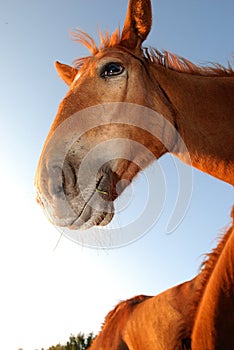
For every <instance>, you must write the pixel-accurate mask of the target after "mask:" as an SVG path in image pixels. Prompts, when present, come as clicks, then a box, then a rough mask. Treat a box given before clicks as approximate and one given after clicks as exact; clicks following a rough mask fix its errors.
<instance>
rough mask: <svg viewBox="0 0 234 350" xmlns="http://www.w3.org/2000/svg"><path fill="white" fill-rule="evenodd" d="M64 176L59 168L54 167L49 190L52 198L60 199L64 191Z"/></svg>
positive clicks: (50, 171)
mask: <svg viewBox="0 0 234 350" xmlns="http://www.w3.org/2000/svg"><path fill="white" fill-rule="evenodd" d="M63 183H64V175H63V171H62V169H61V168H60V167H59V166H53V167H51V169H50V170H49V179H48V189H49V193H50V195H51V196H56V197H60V196H61V194H62V193H63V192H64V190H63Z"/></svg>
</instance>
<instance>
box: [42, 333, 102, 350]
mask: <svg viewBox="0 0 234 350" xmlns="http://www.w3.org/2000/svg"><path fill="white" fill-rule="evenodd" d="M94 338H95V337H94V335H93V333H89V334H88V335H85V334H84V333H81V332H80V333H78V334H77V336H74V335H73V334H71V335H70V337H69V340H68V341H67V343H66V345H61V344H57V345H56V346H51V347H50V348H49V349H48V350H86V349H88V348H89V347H90V345H91V344H92V341H93V339H94Z"/></svg>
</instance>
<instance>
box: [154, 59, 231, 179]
mask: <svg viewBox="0 0 234 350" xmlns="http://www.w3.org/2000/svg"><path fill="white" fill-rule="evenodd" d="M153 74H154V77H155V81H156V84H157V86H158V89H157V88H156V91H155V94H156V95H155V96H154V98H153V100H154V101H157V99H159V97H158V94H157V91H158V90H159V89H160V90H161V91H163V95H164V97H165V102H166V103H167V105H168V104H169V108H168V109H167V111H168V113H169V114H170V116H169V119H170V120H172V121H173V123H174V126H175V127H176V128H177V130H178V132H179V134H180V136H181V138H182V140H183V141H184V143H185V145H186V148H187V150H185V149H184V148H183V147H182V144H181V143H180V142H177V143H176V146H175V147H174V149H173V152H172V153H173V154H175V155H176V156H177V157H178V158H180V159H181V160H182V161H184V162H185V163H189V161H188V158H189V157H190V158H191V164H190V165H192V166H194V167H196V168H198V169H199V170H202V171H204V172H205V173H208V174H210V175H212V176H214V177H216V178H219V179H221V180H224V181H226V182H229V183H231V184H234V179H233V171H234V158H233V147H234V141H233V109H234V98H233V97H234V74H233V76H204V75H195V74H191V73H190V74H189V73H184V72H177V71H173V70H171V69H167V68H164V67H162V66H160V65H155V67H154V69H153ZM161 95H162V94H161ZM156 108H157V106H155V109H156ZM188 153H189V157H188Z"/></svg>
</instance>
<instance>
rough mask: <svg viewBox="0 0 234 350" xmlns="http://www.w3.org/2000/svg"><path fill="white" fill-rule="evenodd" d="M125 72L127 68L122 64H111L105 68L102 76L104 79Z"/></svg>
mask: <svg viewBox="0 0 234 350" xmlns="http://www.w3.org/2000/svg"><path fill="white" fill-rule="evenodd" d="M124 70H125V68H124V67H123V66H122V65H121V64H120V63H115V62H111V63H108V64H106V65H105V66H104V67H103V69H102V71H101V74H100V76H101V77H102V78H106V77H113V76H116V75H120V74H122V73H123V72H124Z"/></svg>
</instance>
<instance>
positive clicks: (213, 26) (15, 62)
mask: <svg viewBox="0 0 234 350" xmlns="http://www.w3.org/2000/svg"><path fill="white" fill-rule="evenodd" d="M126 8H127V0H118V1H117V0H115V1H114V0H113V1H112V2H111V4H110V1H107V0H99V1H94V0H86V1H83V0H72V1H71V0H69V1H66V2H65V1H62V0H58V1H54V0H51V1H47V2H46V1H42V2H38V1H28V0H22V1H20V2H18V1H16V0H9V1H7V2H1V4H0V42H1V65H0V73H1V85H0V92H1V93H0V96H1V105H0V109H1V113H0V119H1V128H0V146H1V147H0V152H1V172H0V178H1V182H0V186H1V202H2V203H1V204H2V205H1V226H2V229H1V236H0V237H1V238H0V240H1V244H0V260H1V261H0V266H1V272H0V278H1V280H0V281H1V292H0V308H1V315H0V320H1V318H2V320H1V324H2V325H4V326H3V329H2V332H1V334H2V335H1V345H2V346H3V344H4V346H3V347H4V349H6V350H8V349H18V348H20V347H22V348H23V349H24V350H27V349H36V348H41V347H45V348H46V347H49V346H50V345H52V344H55V343H58V342H64V341H65V340H66V339H67V338H68V337H69V335H70V333H75V334H76V333H77V332H79V331H84V332H89V331H94V332H97V331H98V330H99V327H100V325H101V322H102V321H103V318H104V316H105V314H106V313H107V312H108V311H109V310H110V309H111V308H112V307H113V306H114V305H115V304H116V303H117V302H118V301H119V300H121V299H125V298H128V297H131V296H134V295H136V294H151V295H152V294H157V293H159V292H160V291H162V290H164V289H166V288H169V287H171V286H173V285H175V284H178V283H180V282H182V281H185V280H187V279H190V278H192V277H193V276H194V275H195V274H196V273H197V271H198V268H199V264H200V262H201V261H202V256H203V254H204V253H206V252H209V251H210V249H211V248H212V247H213V246H214V245H215V244H216V236H217V233H218V232H219V231H220V229H222V228H223V227H224V226H225V225H226V224H228V222H229V212H230V208H231V205H232V202H233V189H232V188H231V186H229V185H227V184H224V183H222V182H221V181H219V180H216V179H213V178H211V177H210V176H207V175H205V174H202V173H201V172H199V171H196V170H195V171H194V172H193V192H192V198H191V202H190V205H189V209H188V211H187V214H186V216H185V217H184V219H183V221H182V223H181V224H180V226H179V227H178V228H177V230H175V231H174V232H173V233H172V234H170V235H168V234H166V227H167V223H168V220H169V217H170V215H171V212H172V208H173V205H174V202H175V195H176V193H177V192H176V191H177V190H176V186H177V181H176V178H175V176H174V175H175V169H174V168H175V167H174V165H173V161H172V159H171V158H170V157H167V156H166V157H163V158H162V159H161V160H160V161H159V165H160V167H161V169H162V172H163V174H164V176H165V179H166V180H165V181H166V186H167V187H166V199H165V206H164V208H163V210H162V213H161V215H160V217H159V218H158V220H157V222H156V224H155V225H154V227H153V228H152V229H151V230H150V231H149V232H148V234H146V235H145V236H144V237H143V238H141V239H140V240H138V241H137V242H135V243H132V244H131V245H128V246H126V247H124V248H121V249H114V250H107V251H106V250H105V251H102V250H99V251H97V250H92V249H87V248H84V247H81V246H79V245H77V244H75V243H73V242H71V241H70V240H68V239H66V238H62V239H61V240H60V242H59V244H58V246H57V248H56V249H55V250H54V248H55V246H56V244H57V242H58V239H59V237H60V235H59V232H57V230H56V229H54V228H53V227H52V226H51V224H50V223H48V222H47V220H46V218H45V217H44V215H43V213H42V211H41V210H40V208H39V207H38V206H37V204H36V202H35V191H34V187H33V181H34V175H35V170H36V166H37V162H38V159H39V156H40V152H41V149H42V145H43V142H44V140H45V137H46V135H47V132H48V131H49V128H50V125H51V123H52V121H53V118H54V116H55V114H56V111H57V107H58V104H59V102H60V100H61V99H62V98H63V97H64V95H65V93H66V90H67V88H66V86H65V85H64V84H63V82H62V81H61V80H60V79H59V78H58V77H57V73H56V71H55V69H54V61H55V60H60V61H62V62H64V63H67V64H70V63H71V62H72V61H73V60H74V59H75V58H77V57H80V56H84V55H86V54H87V51H86V49H85V48H83V47H82V46H79V45H77V44H76V43H74V42H72V41H71V40H70V38H69V30H73V29H74V28H76V27H78V28H82V29H83V30H85V31H87V32H88V33H89V34H91V35H93V37H94V38H97V29H98V28H101V29H103V30H105V29H110V31H112V30H114V29H115V28H116V27H117V26H120V27H121V26H122V24H123V21H124V17H125V12H126ZM233 13H234V3H233V1H232V0H226V1H225V2H221V1H220V0H212V1H211V0H205V1H204V0H199V1H185V0H178V1H176V2H175V1H173V0H153V29H152V32H151V34H150V36H149V38H148V40H147V43H146V44H148V45H151V46H155V47H157V48H158V49H167V50H168V51H171V52H174V53H177V54H179V55H182V56H184V57H186V58H188V59H190V60H191V61H193V62H195V63H197V64H198V63H206V62H219V63H221V64H224V65H226V64H227V60H230V61H232V60H233V59H232V53H233V32H234V23H233ZM148 171H149V172H151V171H152V168H151V169H149V170H148ZM145 176H146V177H147V173H146V175H145ZM144 186H145V184H144V176H141V177H139V178H138V179H137V180H136V181H135V183H134V185H133V187H132V201H133V203H134V204H133V208H134V206H135V208H136V210H137V208H138V207H139V206H140V203H141V202H142V198H144V194H145V191H146V189H145V187H144ZM156 201H157V199H156V198H155V202H156ZM127 210H128V208H127V209H126V212H125V213H123V217H121V214H120V215H119V218H118V220H119V222H120V223H121V222H124V220H125V217H128V216H131V215H132V212H131V209H130V208H129V212H128V211H127ZM132 210H133V211H134V209H132ZM124 215H125V216H124Z"/></svg>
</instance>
